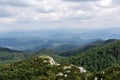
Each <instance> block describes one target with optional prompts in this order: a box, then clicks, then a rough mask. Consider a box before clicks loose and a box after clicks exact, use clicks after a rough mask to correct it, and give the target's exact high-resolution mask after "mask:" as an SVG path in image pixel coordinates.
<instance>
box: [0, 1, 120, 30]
mask: <svg viewBox="0 0 120 80" xmlns="http://www.w3.org/2000/svg"><path fill="white" fill-rule="evenodd" d="M119 26H120V0H0V32H7V31H15V30H39V29H59V28H62V29H69V28H80V29H81V28H83V29H99V28H112V27H119Z"/></svg>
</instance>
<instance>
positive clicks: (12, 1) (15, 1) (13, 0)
mask: <svg viewBox="0 0 120 80" xmlns="http://www.w3.org/2000/svg"><path fill="white" fill-rule="evenodd" d="M0 5H1V6H6V5H7V6H16V7H28V6H31V4H29V2H27V1H24V0H6V1H0Z"/></svg>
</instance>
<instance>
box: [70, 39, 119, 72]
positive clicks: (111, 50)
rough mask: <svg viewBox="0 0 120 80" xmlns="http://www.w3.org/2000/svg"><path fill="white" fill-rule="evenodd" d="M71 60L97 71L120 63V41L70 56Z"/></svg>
mask: <svg viewBox="0 0 120 80" xmlns="http://www.w3.org/2000/svg"><path fill="white" fill-rule="evenodd" d="M68 60H69V62H70V63H72V64H75V65H81V66H83V67H85V68H86V69H87V70H89V71H92V72H96V71H100V70H103V69H105V68H107V67H110V66H113V65H116V64H118V65H120V41H115V42H113V43H111V44H106V45H104V46H101V47H96V48H94V49H90V50H88V51H85V52H83V53H79V54H77V55H75V56H71V57H69V58H68Z"/></svg>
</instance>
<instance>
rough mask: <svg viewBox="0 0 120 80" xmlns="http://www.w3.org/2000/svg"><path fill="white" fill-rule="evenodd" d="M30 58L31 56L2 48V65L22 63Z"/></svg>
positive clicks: (0, 55) (0, 54) (0, 51)
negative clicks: (21, 61)
mask: <svg viewBox="0 0 120 80" xmlns="http://www.w3.org/2000/svg"><path fill="white" fill-rule="evenodd" d="M28 57H30V55H29V54H26V53H24V52H21V51H17V50H12V49H8V48H3V47H0V64H3V63H4V64H5V63H9V62H16V61H20V60H23V59H27V58H28Z"/></svg>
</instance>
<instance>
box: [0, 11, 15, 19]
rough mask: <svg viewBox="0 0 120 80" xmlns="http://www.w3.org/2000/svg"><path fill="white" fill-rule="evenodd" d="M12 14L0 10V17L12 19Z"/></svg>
mask: <svg viewBox="0 0 120 80" xmlns="http://www.w3.org/2000/svg"><path fill="white" fill-rule="evenodd" d="M12 16H13V15H12V13H10V12H9V11H8V10H5V9H0V17H2V18H5V17H12Z"/></svg>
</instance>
